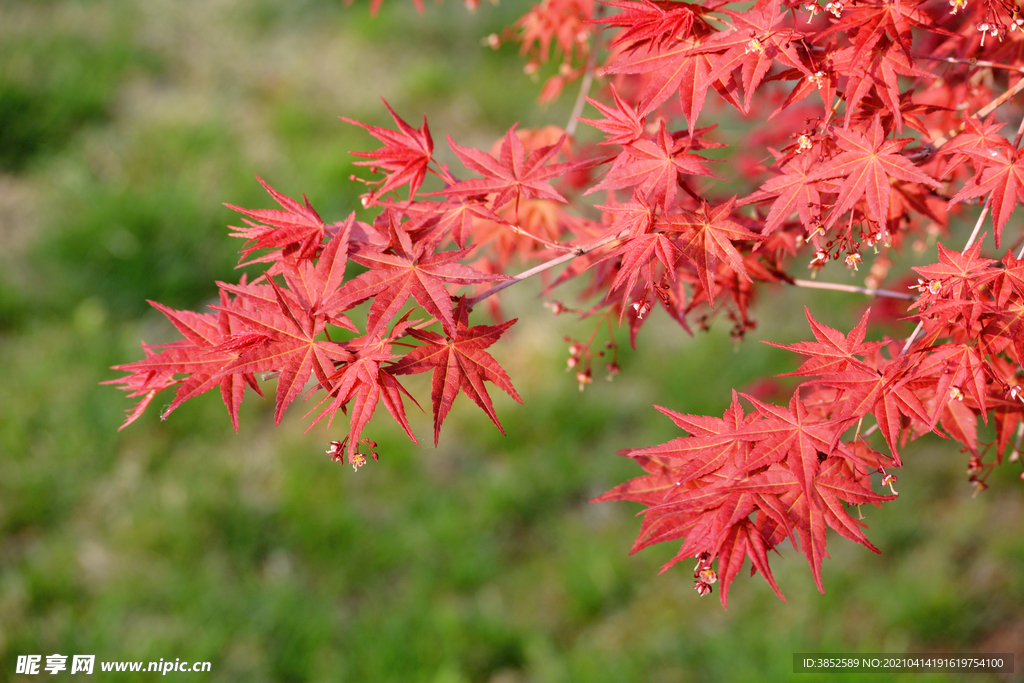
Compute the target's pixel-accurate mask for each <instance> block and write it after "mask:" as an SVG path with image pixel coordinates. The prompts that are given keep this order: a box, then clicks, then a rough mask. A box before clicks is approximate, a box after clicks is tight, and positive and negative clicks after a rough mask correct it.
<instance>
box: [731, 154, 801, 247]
mask: <svg viewBox="0 0 1024 683" xmlns="http://www.w3.org/2000/svg"><path fill="white" fill-rule="evenodd" d="M816 173H817V170H816V164H815V161H814V159H812V158H811V156H810V155H808V154H801V155H797V156H795V157H793V158H792V159H790V160H789V161H787V162H786V163H785V164H784V165H783V167H782V175H778V176H775V177H774V178H769V179H768V180H767V181H766V182H765V183H764V184H763V185H761V187H760V189H758V191H757V192H754V193H753V194H751V195H750V196H749V197H746V198H744V199H743V200H742V201H740V202H738V205H739V206H743V205H744V204H750V203H753V202H760V201H764V200H766V199H770V198H772V197H775V198H776V199H775V201H774V202H772V208H771V209H770V210H769V211H768V217H767V218H766V219H765V222H764V234H765V235H768V234H770V233H772V232H774V231H775V230H777V229H778V228H779V227H780V226H781V225H782V224H783V223H784V222H785V221H786V219H788V218H789V217H790V216H791V215H792V214H793V213H794V212H796V214H797V215H798V216H799V217H800V222H801V223H803V225H804V227H805V228H806V229H807V232H808V233H810V232H812V231H814V230H815V229H816V225H815V219H816V218H817V215H816V213H815V208H816V207H820V206H821V195H820V194H819V192H818V181H816V180H815V179H814V176H815V175H816Z"/></svg>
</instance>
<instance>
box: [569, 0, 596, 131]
mask: <svg viewBox="0 0 1024 683" xmlns="http://www.w3.org/2000/svg"><path fill="white" fill-rule="evenodd" d="M597 9H598V16H601V15H602V14H604V12H603V10H604V5H599V6H598V8H597ZM600 44H601V34H600V33H595V34H594V46H593V48H592V49H591V50H590V56H589V57H588V58H587V67H586V71H584V72H583V82H582V83H581V84H580V92H579V94H578V95H577V96H576V103H575V104H574V105H573V106H572V113H571V114H569V123H567V124H566V125H565V134H566V135H569V136H572V135H575V133H576V126H578V125H579V117H580V115H581V114H583V107H585V106H586V104H587V95H588V94H589V93H590V86H591V85H592V84H593V83H594V72H595V71H596V70H597V53H598V47H599V46H600Z"/></svg>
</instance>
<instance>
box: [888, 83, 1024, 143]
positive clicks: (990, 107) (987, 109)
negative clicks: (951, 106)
mask: <svg viewBox="0 0 1024 683" xmlns="http://www.w3.org/2000/svg"><path fill="white" fill-rule="evenodd" d="M1022 73H1024V72H1022ZM1021 90H1024V78H1022V79H1020V80H1019V81H1017V83H1016V84H1015V85H1014V86H1013V87H1012V88H1010V89H1009V90H1007V91H1006V92H1004V93H1003V94H1002V95H1000V96H999V97H997V98H996V99H994V100H992V101H991V102H989V103H988V104H986V105H985V106H984V107H982V108H981V109H979V110H978V111H976V112H975V113H974V116H975V117H976V118H979V119H980V118H981V117H983V116H988V115H989V114H991V113H992V112H994V111H995V110H996V109H998V108H999V107H1000V106H1002V105H1003V104H1005V103H1006V102H1007V101H1009V100H1010V99H1011V98H1012V97H1013V96H1014V95H1016V94H1017V93H1019V92H1020V91H1021ZM966 129H967V122H966V121H964V122H963V123H961V124H960V125H959V126H957V127H956V128H954V129H953V130H951V131H949V132H947V133H946V134H945V135H940V136H939V137H938V138H936V139H935V141H934V142H932V143H931V144H930V145H925V147H924V149H923V150H921V152H919V154H921V158H925V157H929V156H931V155H933V154H935V152H937V151H939V149H941V148H942V146H943V145H945V144H946V143H947V142H949V141H950V140H952V139H953V138H955V137H956V136H957V135H959V134H960V133H962V132H964V131H965V130H966ZM908 157H909V158H912V159H915V160H916V157H915V156H914V155H908Z"/></svg>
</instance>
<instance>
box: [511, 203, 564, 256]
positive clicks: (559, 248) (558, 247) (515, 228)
mask: <svg viewBox="0 0 1024 683" xmlns="http://www.w3.org/2000/svg"><path fill="white" fill-rule="evenodd" d="M520 223H521V221H520V219H519V195H518V194H517V195H516V222H515V224H514V225H513V224H512V223H511V222H509V221H505V225H506V226H508V227H509V228H510V229H511V230H512V232H514V233H515V234H517V235H524V236H526V237H529V238H530V239H532V240H535V241H537V242H540V243H541V244H543V245H544V246H546V247H548V248H550V249H555V250H556V251H563V252H571V251H572V250H573V248H572V247H567V246H566V245H564V244H559V243H558V242H552V241H551V240H548V239H544V238H543V237H539V236H537V235H534V234H533V233H532V232H529V231H528V230H523V229H522V228H521V227H520V226H519V224H520Z"/></svg>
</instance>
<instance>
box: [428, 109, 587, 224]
mask: <svg viewBox="0 0 1024 683" xmlns="http://www.w3.org/2000/svg"><path fill="white" fill-rule="evenodd" d="M564 141H565V136H564V135H563V136H562V138H561V139H560V140H558V141H557V142H555V143H554V144H551V145H546V146H544V147H540V148H538V149H535V150H534V151H533V152H531V153H530V155H529V156H527V155H526V147H525V145H523V141H522V140H521V139H520V138H519V136H518V135H517V134H516V126H512V127H511V128H509V129H508V132H507V133H506V134H505V139H504V141H503V142H502V144H501V151H500V152H499V153H498V158H497V159H495V158H494V157H492V156H491V155H490V154H488V153H487V152H483V151H481V150H479V149H475V148H473V147H462V146H460V145H458V144H456V143H455V141H454V140H452V138H451V136H450V135H449V136H448V144H449V145H450V146H451V148H452V150H453V151H454V152H455V154H456V155H457V156H458V157H459V159H460V160H461V161H462V163H463V164H465V165H466V168H469V169H472V170H474V171H476V172H477V173H480V174H482V175H484V176H485V177H484V178H475V179H472V180H462V181H459V182H457V183H455V184H453V185H451V186H449V187H447V188H446V189H444V190H441V191H439V192H430V193H427V196H428V197H429V196H438V195H444V196H446V197H458V196H474V195H486V194H494V195H495V197H494V203H493V205H492V208H493V209H495V210H497V209H499V208H501V207H502V206H504V205H505V204H507V203H509V202H511V201H513V200H515V201H518V200H519V199H520V198H522V199H530V198H531V197H540V198H542V199H552V200H555V201H559V202H562V203H565V197H563V196H562V195H560V194H558V192H557V191H555V188H553V187H551V184H550V183H548V182H547V181H548V180H550V179H551V178H555V177H558V176H562V175H565V174H566V173H567V172H568V171H569V170H570V169H572V168H574V167H576V166H577V164H576V163H575V162H569V161H564V162H561V163H557V164H550V165H547V166H546V165H545V164H547V162H548V161H550V160H551V159H552V158H553V157H555V156H556V155H557V154H558V152H559V151H560V150H561V149H562V143H563V142H564Z"/></svg>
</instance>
